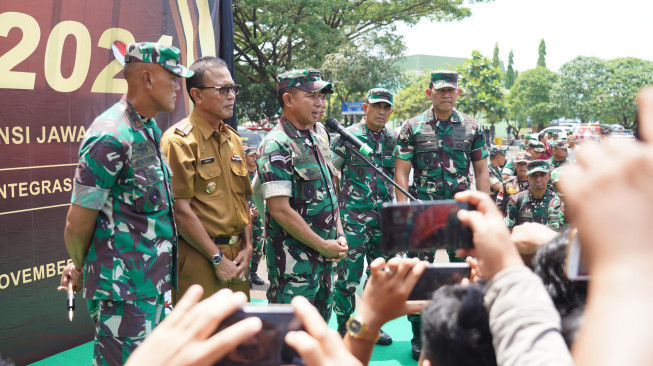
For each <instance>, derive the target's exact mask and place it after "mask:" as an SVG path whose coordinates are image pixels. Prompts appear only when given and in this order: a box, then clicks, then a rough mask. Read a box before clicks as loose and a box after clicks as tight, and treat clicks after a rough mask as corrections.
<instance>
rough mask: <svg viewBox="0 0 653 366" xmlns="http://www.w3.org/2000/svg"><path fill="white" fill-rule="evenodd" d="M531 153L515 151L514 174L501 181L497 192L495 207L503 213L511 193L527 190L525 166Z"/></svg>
mask: <svg viewBox="0 0 653 366" xmlns="http://www.w3.org/2000/svg"><path fill="white" fill-rule="evenodd" d="M531 160H532V159H531V154H529V153H527V152H526V151H520V152H518V153H517V155H516V156H515V158H514V159H512V161H513V164H514V172H515V175H513V176H509V177H508V178H506V179H505V180H504V181H503V185H502V187H501V190H500V191H499V193H498V194H497V200H496V203H497V207H499V210H501V212H503V215H504V216H505V214H506V207H507V206H508V201H509V200H510V197H512V196H513V195H515V194H517V193H519V192H523V191H526V190H528V174H526V172H527V171H528V169H527V166H528V162H529V161H531Z"/></svg>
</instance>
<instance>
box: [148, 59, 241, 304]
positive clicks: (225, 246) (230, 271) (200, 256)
mask: <svg viewBox="0 0 653 366" xmlns="http://www.w3.org/2000/svg"><path fill="white" fill-rule="evenodd" d="M190 69H191V70H193V71H194V72H195V75H194V76H193V77H191V78H189V79H188V80H186V89H187V91H188V95H189V96H190V98H191V101H192V102H193V105H194V108H193V111H192V112H191V114H190V115H189V116H188V117H187V118H184V119H182V120H181V121H179V122H177V123H175V124H174V125H172V126H170V128H169V129H168V130H167V131H166V132H165V133H164V134H163V140H162V143H161V147H162V149H163V152H164V153H165V154H166V156H167V157H168V160H169V162H170V166H171V169H172V172H173V176H172V182H173V194H174V197H175V207H174V210H175V217H176V218H177V225H178V226H179V234H180V235H179V289H178V290H177V291H173V293H172V297H173V302H174V303H177V302H178V301H179V300H180V299H181V298H182V297H183V295H184V293H185V292H186V290H188V288H189V287H190V286H192V285H194V284H198V285H201V286H202V287H203V288H204V294H203V298H207V297H209V296H211V295H213V294H214V293H216V292H218V291H220V290H221V289H224V288H229V289H231V290H232V291H234V292H238V291H240V292H243V293H244V294H246V295H247V297H249V282H248V281H247V272H248V269H249V261H250V258H251V256H252V229H251V225H250V219H249V216H250V210H249V205H248V203H247V197H248V196H250V195H251V194H252V187H251V184H250V181H249V176H248V174H247V167H246V166H245V161H244V155H245V153H244V151H243V144H242V141H241V140H240V135H239V134H238V132H236V131H235V130H234V129H233V128H231V127H230V126H229V125H228V124H226V123H225V122H224V120H226V119H228V118H230V117H231V116H233V107H234V103H235V102H236V95H237V94H238V91H239V90H240V85H236V84H234V81H233V79H232V77H231V73H230V72H229V68H228V67H227V64H226V63H225V62H224V60H221V59H219V58H216V57H212V56H206V57H202V58H200V59H198V60H196V61H195V62H194V63H193V64H192V65H191V66H190Z"/></svg>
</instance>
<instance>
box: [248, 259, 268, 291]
mask: <svg viewBox="0 0 653 366" xmlns="http://www.w3.org/2000/svg"><path fill="white" fill-rule="evenodd" d="M257 270H258V262H252V268H250V269H249V276H250V279H249V283H250V285H249V287H252V283H253V284H255V285H258V286H261V285H263V284H265V281H263V279H262V278H261V277H259V276H258V274H257V273H256V271H257Z"/></svg>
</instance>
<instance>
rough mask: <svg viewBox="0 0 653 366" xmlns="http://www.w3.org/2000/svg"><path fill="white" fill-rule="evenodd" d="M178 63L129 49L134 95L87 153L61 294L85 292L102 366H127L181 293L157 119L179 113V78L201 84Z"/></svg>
mask: <svg viewBox="0 0 653 366" xmlns="http://www.w3.org/2000/svg"><path fill="white" fill-rule="evenodd" d="M179 54H180V53H179V50H178V49H176V48H174V47H170V46H162V45H158V44H155V43H133V44H130V45H128V46H127V54H126V56H125V68H124V74H125V79H126V80H127V86H128V87H127V94H126V95H124V96H123V97H122V99H121V100H120V101H119V102H118V103H116V104H114V105H113V106H112V107H110V108H109V109H108V110H106V111H105V112H103V113H102V114H101V115H100V116H99V117H97V118H96V119H95V121H93V123H92V124H91V126H90V127H89V129H88V131H87V132H86V136H85V138H84V141H83V142H82V144H81V146H80V150H79V165H78V167H77V171H76V172H75V183H74V188H73V193H72V198H71V203H72V205H71V206H70V209H69V211H68V217H67V219H66V229H65V232H64V239H65V243H66V248H67V249H68V253H69V254H70V256H71V258H72V260H73V262H72V263H71V264H70V265H68V266H67V267H66V268H65V270H64V272H63V275H62V278H61V287H60V289H65V288H66V286H67V284H68V281H72V283H73V285H74V287H75V288H80V287H81V286H82V284H83V296H84V297H85V298H87V299H88V309H89V312H90V314H91V318H92V319H93V321H94V323H95V341H94V347H93V364H95V365H122V364H124V363H125V362H126V361H127V358H128V357H129V355H130V354H131V353H132V351H133V350H134V349H135V348H136V347H137V346H138V345H139V344H140V343H141V342H142V341H143V340H144V339H145V337H146V336H147V335H148V334H149V333H150V332H151V331H152V328H154V326H156V325H157V324H158V323H159V321H161V319H162V318H163V316H164V293H165V292H166V291H168V290H170V289H172V288H173V287H176V285H177V284H176V282H177V272H176V263H177V229H176V227H175V221H174V217H173V212H172V202H173V198H172V190H171V187H170V168H169V167H168V164H167V162H166V158H165V156H164V155H163V154H162V153H161V150H160V145H159V142H160V138H161V130H160V129H159V128H158V127H157V125H156V122H155V121H154V119H153V117H154V116H156V115H157V114H158V113H159V112H171V111H172V110H174V108H175V98H176V94H177V92H178V91H179V81H178V78H179V77H180V76H181V77H189V76H192V75H193V73H192V72H191V71H189V70H187V69H186V68H185V67H184V66H182V65H181V64H180V63H179ZM82 268H83V278H82Z"/></svg>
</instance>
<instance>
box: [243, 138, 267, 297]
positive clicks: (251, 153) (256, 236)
mask: <svg viewBox="0 0 653 366" xmlns="http://www.w3.org/2000/svg"><path fill="white" fill-rule="evenodd" d="M245 163H246V165H247V171H248V172H249V179H250V181H252V182H253V181H254V177H256V147H253V146H245ZM253 197H254V195H253V194H252V195H251V196H249V207H250V220H252V242H253V243H254V252H253V254H252V260H251V261H250V263H249V287H250V288H251V287H252V284H255V285H259V286H260V285H263V284H265V281H263V279H262V278H261V277H259V276H258V274H257V273H256V271H258V265H259V263H260V262H261V258H262V257H263V246H264V245H263V244H265V228H264V227H263V220H261V216H260V215H259V210H258V208H257V206H256V204H255V203H254V199H253ZM262 211H263V212H265V208H263V210H262Z"/></svg>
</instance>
